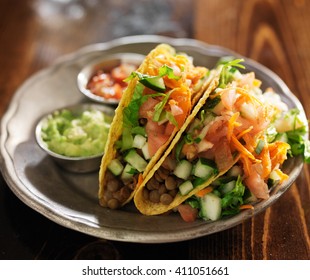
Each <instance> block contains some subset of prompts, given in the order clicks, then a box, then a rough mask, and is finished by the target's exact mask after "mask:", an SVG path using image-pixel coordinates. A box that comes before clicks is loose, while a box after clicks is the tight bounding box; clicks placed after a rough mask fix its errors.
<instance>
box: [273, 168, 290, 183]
mask: <svg viewBox="0 0 310 280" xmlns="http://www.w3.org/2000/svg"><path fill="white" fill-rule="evenodd" d="M275 172H276V173H277V174H278V175H279V177H280V183H282V182H283V181H285V180H287V179H288V178H289V176H288V175H286V174H285V173H283V172H282V170H280V169H276V170H275Z"/></svg>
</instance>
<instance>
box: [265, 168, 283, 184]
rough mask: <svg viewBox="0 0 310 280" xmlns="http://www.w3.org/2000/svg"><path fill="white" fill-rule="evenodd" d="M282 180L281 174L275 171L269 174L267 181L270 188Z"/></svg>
mask: <svg viewBox="0 0 310 280" xmlns="http://www.w3.org/2000/svg"><path fill="white" fill-rule="evenodd" d="M280 180H281V178H280V176H279V174H278V173H277V172H276V171H275V170H273V171H271V172H270V174H269V178H268V181H267V183H268V186H269V187H273V186H275V185H276V184H278V183H279V182H280Z"/></svg>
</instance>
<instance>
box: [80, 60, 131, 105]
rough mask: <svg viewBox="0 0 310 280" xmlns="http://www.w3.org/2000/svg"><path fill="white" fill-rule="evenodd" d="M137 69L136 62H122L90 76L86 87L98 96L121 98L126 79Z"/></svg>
mask: <svg viewBox="0 0 310 280" xmlns="http://www.w3.org/2000/svg"><path fill="white" fill-rule="evenodd" d="M136 69H137V66H136V65H134V64H129V63H122V64H120V65H119V66H116V67H114V68H112V69H111V70H109V71H104V70H98V71H96V72H95V74H94V75H93V76H92V77H91V78H90V80H89V81H88V83H87V86H86V88H87V89H88V90H90V91H91V92H92V93H93V94H95V95H97V96H101V97H103V98H106V99H118V100H119V99H121V97H122V92H123V90H124V89H125V88H126V86H127V83H126V82H124V79H126V78H127V77H128V76H129V75H130V74H131V72H133V71H135V70H136Z"/></svg>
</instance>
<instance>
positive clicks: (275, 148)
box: [268, 141, 290, 169]
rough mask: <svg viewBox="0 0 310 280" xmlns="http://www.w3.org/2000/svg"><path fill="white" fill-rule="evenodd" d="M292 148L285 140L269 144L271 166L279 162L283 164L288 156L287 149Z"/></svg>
mask: <svg viewBox="0 0 310 280" xmlns="http://www.w3.org/2000/svg"><path fill="white" fill-rule="evenodd" d="M289 148H290V145H289V144H287V143H285V142H280V141H277V142H274V143H270V144H269V145H268V149H269V153H270V160H271V168H272V169H273V168H275V167H276V166H277V165H278V164H282V163H283V162H284V160H286V158H287V150H288V149H289Z"/></svg>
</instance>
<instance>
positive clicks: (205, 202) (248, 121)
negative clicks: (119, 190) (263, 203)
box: [134, 60, 289, 221]
mask: <svg viewBox="0 0 310 280" xmlns="http://www.w3.org/2000/svg"><path fill="white" fill-rule="evenodd" d="M241 62H242V60H228V61H224V62H220V63H219V65H220V66H219V67H218V68H217V72H218V76H217V78H216V79H215V80H217V81H218V86H217V87H216V88H215V89H213V91H212V92H211V93H210V94H209V95H208V98H206V99H203V98H201V99H200V101H199V102H198V105H197V106H196V107H195V109H196V108H197V110H198V112H195V114H193V116H194V118H193V119H190V120H188V122H186V123H185V125H184V126H183V128H185V131H179V132H178V133H177V135H176V137H175V138H174V140H173V141H172V143H171V144H170V146H169V147H168V149H167V150H166V152H165V154H164V156H163V157H162V158H161V159H160V160H159V161H158V162H157V163H156V165H155V166H154V168H153V169H152V170H151V171H150V172H149V173H148V175H147V177H146V178H145V180H144V181H143V183H142V184H141V186H140V187H139V189H138V190H137V192H136V194H135V197H134V202H135V205H136V207H137V209H138V210H139V211H140V212H141V213H142V214H145V215H159V214H163V213H166V212H169V211H170V210H179V212H180V213H181V215H182V217H185V218H184V219H185V220H187V221H189V220H192V218H193V217H194V216H197V215H198V211H200V215H201V216H202V217H203V218H206V219H207V218H209V219H213V220H216V219H218V218H219V217H220V215H221V214H222V208H221V207H222V206H221V205H222V203H223V202H222V200H221V195H222V194H227V193H229V192H231V193H234V192H238V190H237V189H239V191H240V189H241V191H240V192H242V191H243V192H242V195H244V190H245V188H244V186H245V185H246V187H247V189H248V191H249V194H251V196H252V198H256V199H266V198H268V191H269V189H268V184H267V182H268V180H269V179H270V178H274V177H275V176H276V177H277V179H278V180H280V181H283V180H285V179H286V178H287V175H285V174H284V173H283V172H282V171H281V170H280V166H281V164H282V163H283V161H284V160H285V159H286V156H287V151H288V149H289V145H288V144H287V143H285V142H283V141H275V139H273V142H272V143H271V140H270V139H269V138H268V133H270V131H269V132H268V129H269V128H271V127H273V126H272V124H273V123H274V121H275V119H276V118H277V116H280V115H281V113H282V111H283V107H285V104H284V103H282V102H281V101H279V100H278V99H276V101H273V102H270V99H271V98H267V97H268V96H272V95H275V93H273V91H272V90H271V89H268V90H266V92H264V93H263V92H262V90H261V88H260V86H261V82H260V81H259V80H258V79H256V78H255V74H254V73H253V72H250V73H244V74H242V73H241V71H239V68H244V66H243V65H242V64H241ZM199 104H200V105H199ZM240 185H242V186H243V188H240ZM220 186H221V187H220ZM231 193H230V194H231ZM249 196H250V195H249ZM231 197H232V199H231V201H233V202H231V201H230V203H228V204H227V205H228V206H227V207H228V208H229V207H231V206H233V207H235V208H238V207H239V206H240V205H241V204H242V203H243V201H242V199H239V200H238V198H240V197H238V198H236V197H233V195H231ZM210 201H211V202H210ZM241 202H242V203H241ZM214 205H217V206H216V207H213V206H214ZM183 206H184V207H183ZM189 208H190V209H189ZM206 208H211V211H206ZM226 210H228V209H225V211H226ZM189 211H192V213H191V214H189ZM206 212H208V214H206ZM210 213H211V214H210ZM186 215H187V217H186Z"/></svg>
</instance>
